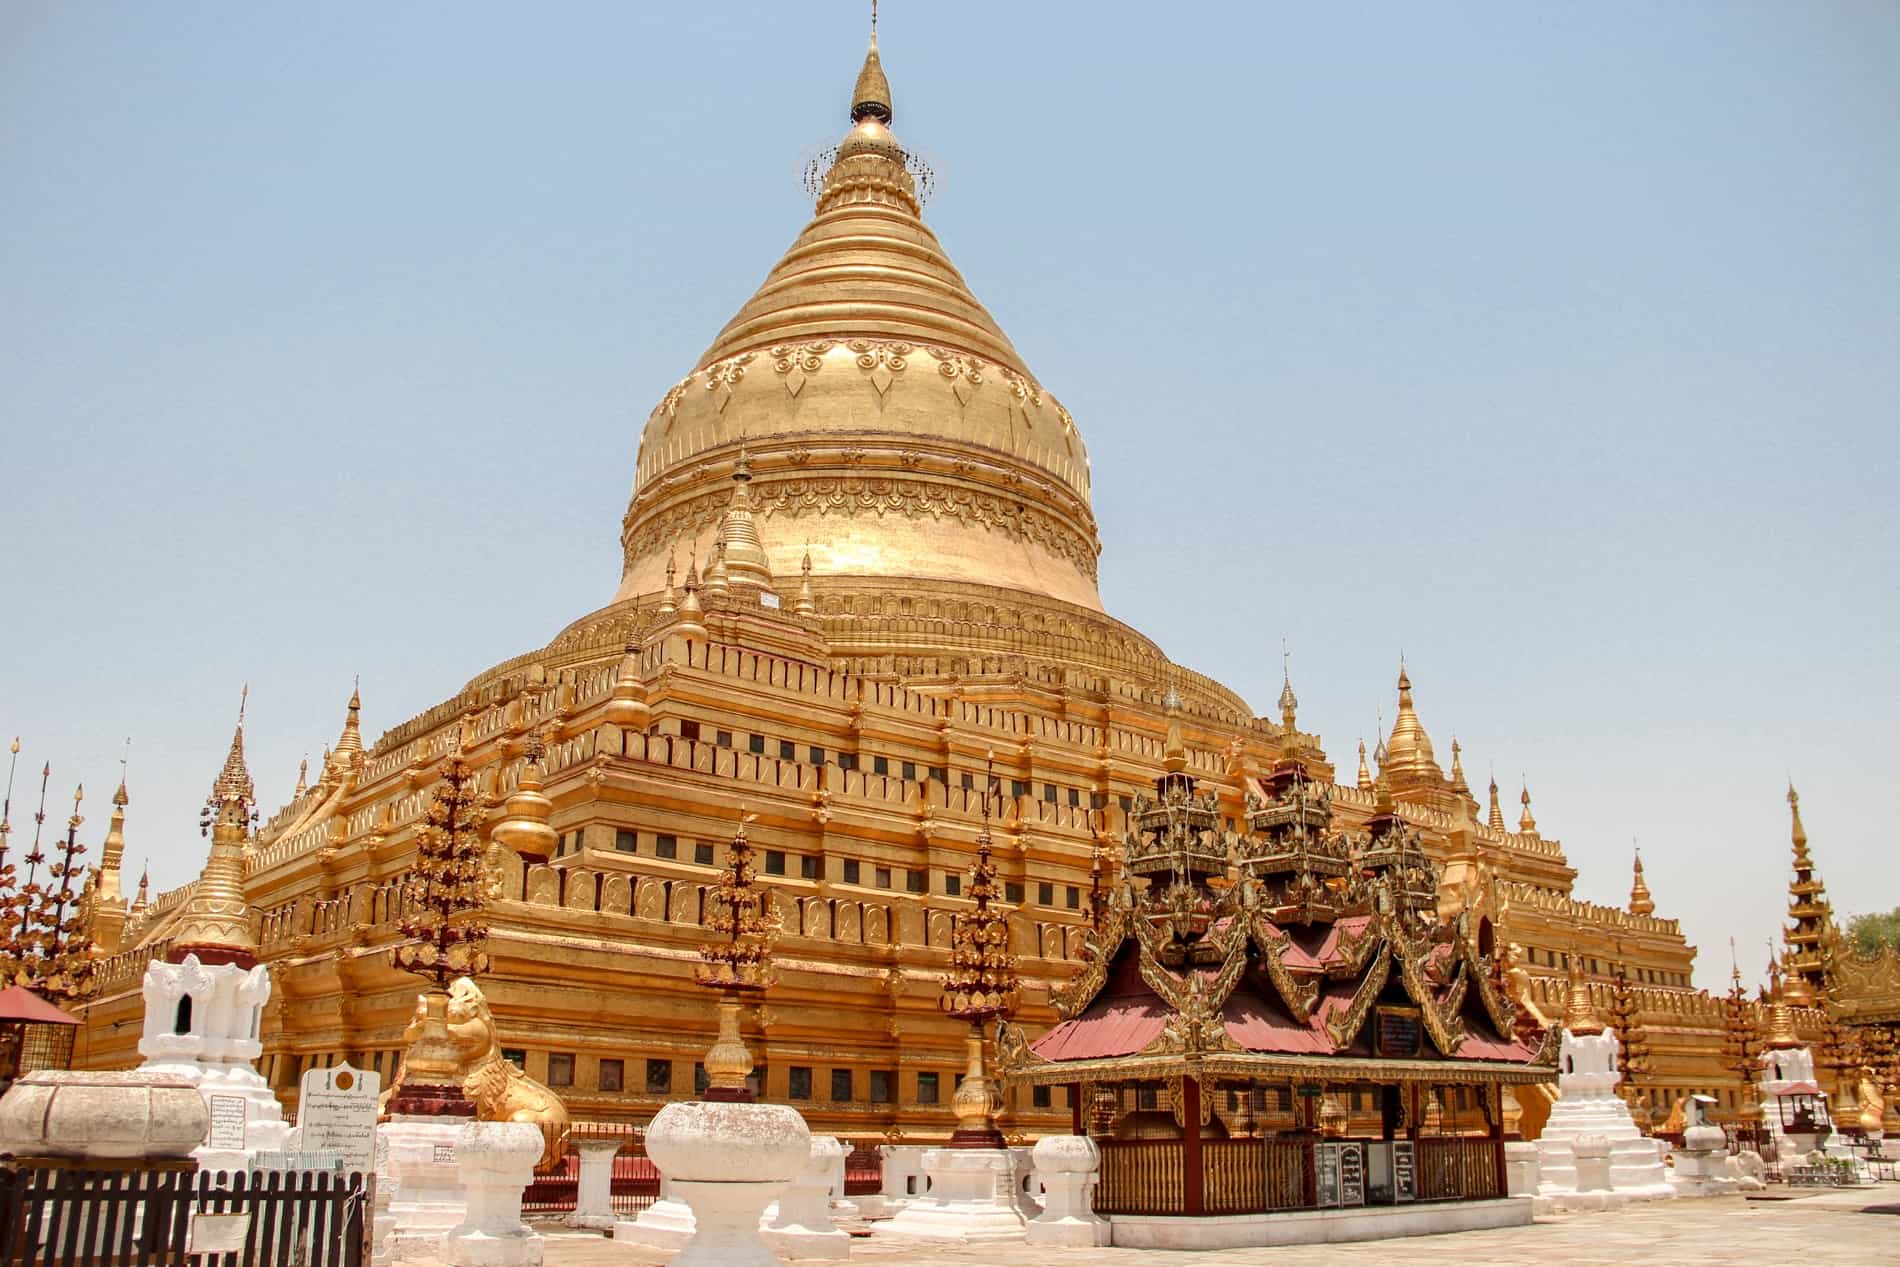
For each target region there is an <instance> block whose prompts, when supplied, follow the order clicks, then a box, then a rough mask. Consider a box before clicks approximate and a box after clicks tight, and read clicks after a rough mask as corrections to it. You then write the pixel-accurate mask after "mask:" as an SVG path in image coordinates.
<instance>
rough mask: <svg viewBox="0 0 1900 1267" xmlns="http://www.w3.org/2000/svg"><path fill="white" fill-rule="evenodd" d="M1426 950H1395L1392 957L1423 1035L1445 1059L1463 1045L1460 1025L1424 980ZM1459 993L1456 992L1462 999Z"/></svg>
mask: <svg viewBox="0 0 1900 1267" xmlns="http://www.w3.org/2000/svg"><path fill="white" fill-rule="evenodd" d="M1429 949H1430V948H1429V946H1427V947H1426V948H1425V949H1424V950H1422V951H1415V950H1413V949H1412V948H1410V947H1404V946H1395V947H1394V948H1393V952H1392V957H1393V958H1394V959H1396V960H1398V964H1399V980H1400V982H1401V983H1402V984H1403V985H1404V986H1405V992H1406V993H1407V994H1409V995H1411V996H1412V1001H1413V1002H1414V1003H1416V1004H1418V1009H1419V1014H1420V1016H1421V1018H1422V1019H1423V1020H1424V1022H1425V1032H1426V1033H1427V1034H1428V1035H1430V1036H1431V1040H1432V1045H1433V1046H1435V1047H1437V1048H1438V1050H1440V1051H1442V1052H1444V1053H1445V1054H1446V1055H1447V1056H1453V1055H1456V1054H1457V1052H1458V1048H1459V1047H1460V1046H1462V1045H1463V1043H1464V1041H1465V1024H1464V1021H1463V1020H1462V1019H1461V1018H1460V1017H1459V1016H1458V1014H1457V1013H1456V1012H1454V1011H1451V1010H1450V1009H1449V1008H1447V1007H1445V1006H1444V1005H1443V1004H1441V1003H1440V1002H1439V1001H1438V998H1437V997H1436V996H1435V995H1434V994H1433V993H1432V983H1431V982H1430V981H1428V980H1427V979H1426V977H1425V956H1426V954H1427V953H1429ZM1462 995H1463V992H1462V991H1460V997H1461V998H1462Z"/></svg>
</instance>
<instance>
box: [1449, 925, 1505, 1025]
mask: <svg viewBox="0 0 1900 1267" xmlns="http://www.w3.org/2000/svg"><path fill="white" fill-rule="evenodd" d="M1452 944H1453V945H1454V946H1456V947H1457V950H1458V957H1459V958H1460V959H1461V960H1462V961H1463V962H1464V966H1465V977H1466V979H1467V980H1468V981H1469V982H1470V983H1471V984H1472V986H1473V987H1474V988H1475V989H1476V990H1477V991H1478V1002H1479V1004H1480V1005H1481V1006H1482V1007H1483V1008H1484V1014H1485V1016H1486V1017H1487V1018H1489V1019H1490V1021H1491V1024H1492V1025H1493V1026H1495V1027H1496V1029H1497V1031H1498V1033H1500V1034H1504V1035H1509V1034H1511V1033H1512V1032H1513V1031H1514V1030H1515V1028H1516V1026H1517V1007H1516V1005H1515V1004H1513V1003H1512V1002H1511V1001H1510V1000H1509V999H1508V998H1506V997H1505V996H1504V993H1503V991H1501V990H1499V989H1498V986H1497V982H1496V981H1495V980H1494V979H1493V976H1492V961H1491V959H1490V958H1489V957H1488V956H1485V955H1480V954H1479V953H1478V947H1477V944H1476V943H1475V942H1473V941H1472V939H1471V938H1470V937H1469V936H1468V935H1466V934H1464V933H1463V932H1460V934H1459V936H1458V938H1457V940H1456V941H1454V942H1453V943H1452Z"/></svg>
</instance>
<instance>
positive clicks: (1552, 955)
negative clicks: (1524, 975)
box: [1524, 946, 1689, 989]
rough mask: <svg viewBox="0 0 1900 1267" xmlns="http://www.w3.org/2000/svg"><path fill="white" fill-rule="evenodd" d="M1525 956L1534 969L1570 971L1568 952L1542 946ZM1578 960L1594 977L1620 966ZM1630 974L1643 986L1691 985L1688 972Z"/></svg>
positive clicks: (1591, 957)
mask: <svg viewBox="0 0 1900 1267" xmlns="http://www.w3.org/2000/svg"><path fill="white" fill-rule="evenodd" d="M1524 956H1525V962H1526V963H1529V964H1530V965H1532V966H1533V967H1535V966H1539V965H1541V966H1543V967H1546V968H1556V969H1560V970H1562V971H1565V972H1568V971H1569V970H1570V952H1569V951H1567V950H1550V949H1547V948H1545V947H1542V946H1526V947H1525V948H1524ZM1577 959H1578V962H1579V964H1580V966H1581V967H1582V969H1583V971H1585V972H1587V973H1590V974H1591V975H1592V976H1594V975H1596V974H1598V973H1614V972H1615V971H1616V969H1617V967H1618V966H1620V965H1619V964H1617V963H1612V962H1611V961H1610V960H1608V959H1598V958H1597V957H1596V956H1594V955H1585V954H1582V953H1579V954H1578V955H1577ZM1630 972H1631V976H1632V979H1633V980H1635V981H1636V982H1637V983H1638V984H1641V985H1659V986H1676V987H1679V988H1683V989H1686V988H1688V985H1689V974H1688V973H1686V972H1665V971H1662V970H1661V969H1658V968H1635V969H1631V970H1630Z"/></svg>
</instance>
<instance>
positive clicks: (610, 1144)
mask: <svg viewBox="0 0 1900 1267" xmlns="http://www.w3.org/2000/svg"><path fill="white" fill-rule="evenodd" d="M625 1143H626V1141H625V1140H620V1139H576V1140H575V1141H574V1151H575V1152H577V1153H579V1154H580V1155H581V1173H580V1179H579V1182H578V1183H577V1184H576V1185H575V1192H574V1209H573V1212H572V1213H570V1214H569V1215H568V1216H567V1225H568V1226H569V1227H592V1228H600V1229H606V1228H611V1227H612V1226H613V1225H614V1224H615V1223H616V1222H618V1220H617V1219H615V1218H614V1158H615V1157H618V1156H619V1155H620V1149H621V1146H622V1145H623V1144H625Z"/></svg>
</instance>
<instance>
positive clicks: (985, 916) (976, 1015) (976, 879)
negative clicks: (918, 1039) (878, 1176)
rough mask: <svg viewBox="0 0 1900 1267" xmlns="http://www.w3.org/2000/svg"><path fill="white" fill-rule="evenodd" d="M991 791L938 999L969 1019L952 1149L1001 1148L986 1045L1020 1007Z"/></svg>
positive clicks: (954, 1102)
mask: <svg viewBox="0 0 1900 1267" xmlns="http://www.w3.org/2000/svg"><path fill="white" fill-rule="evenodd" d="M988 802H989V794H988V789H987V787H986V788H985V792H984V811H985V813H984V815H983V829H982V832H981V834H980V835H978V836H977V838H976V865H975V866H973V867H971V869H970V887H969V894H970V900H971V901H972V902H973V903H974V909H972V910H970V911H968V912H959V913H958V914H957V915H956V916H955V918H954V921H953V924H952V927H951V933H950V971H949V972H948V973H947V974H946V975H945V976H944V979H943V994H942V996H941V997H940V999H939V1002H940V1003H941V1005H942V1007H943V1010H944V1011H945V1012H947V1013H949V1014H950V1015H951V1016H954V1017H957V1018H958V1019H959V1020H964V1021H968V1022H969V1024H970V1032H969V1035H968V1037H967V1038H965V1040H964V1051H965V1063H964V1073H963V1081H962V1082H961V1083H959V1084H958V1086H957V1092H956V1095H955V1096H954V1097H953V1098H952V1100H951V1102H950V1103H951V1107H952V1108H953V1109H954V1110H955V1111H956V1115H957V1129H956V1131H955V1132H954V1133H953V1134H952V1135H951V1136H950V1147H952V1148H1001V1147H1003V1134H1002V1132H1001V1131H999V1130H997V1129H996V1111H997V1109H998V1108H999V1107H1000V1098H1001V1097H1000V1096H999V1094H998V1092H997V1088H996V1087H995V1086H994V1085H993V1084H992V1083H991V1081H990V1079H989V1076H988V1074H987V1072H986V1070H985V1064H984V1058H983V1044H984V1039H985V1037H986V1035H985V1029H986V1027H987V1026H988V1024H989V1022H990V1021H992V1020H994V1019H996V1018H999V1017H1003V1016H1007V1015H1008V1014H1009V1013H1010V1012H1011V1011H1013V1010H1014V1009H1015V1006H1016V995H1017V989H1018V983H1017V979H1016V959H1015V956H1014V955H1012V954H1010V953H1009V918H1008V916H1007V915H1005V914H1004V912H1003V910H1002V908H1001V907H1000V906H998V905H997V904H996V898H997V896H998V889H997V886H996V864H995V862H994V861H993V860H992V859H991V857H990V844H991V842H990V826H989V814H988V809H989V803H988Z"/></svg>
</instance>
